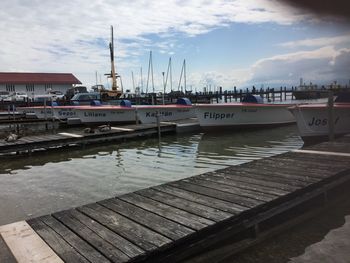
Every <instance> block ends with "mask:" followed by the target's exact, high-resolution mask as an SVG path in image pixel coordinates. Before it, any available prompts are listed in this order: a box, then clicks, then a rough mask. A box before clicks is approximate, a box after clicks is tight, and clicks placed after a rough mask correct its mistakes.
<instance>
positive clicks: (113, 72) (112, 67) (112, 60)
mask: <svg viewBox="0 0 350 263" xmlns="http://www.w3.org/2000/svg"><path fill="white" fill-rule="evenodd" d="M109 51H110V54H111V73H112V90H117V77H116V74H115V72H116V71H115V65H114V40H113V26H111V42H109Z"/></svg>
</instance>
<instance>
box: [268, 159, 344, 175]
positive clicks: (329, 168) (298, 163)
mask: <svg viewBox="0 0 350 263" xmlns="http://www.w3.org/2000/svg"><path fill="white" fill-rule="evenodd" d="M276 161H278V163H279V165H278V169H279V170H281V171H284V170H289V171H290V172H291V173H295V176H299V177H302V174H304V176H308V177H314V178H318V179H324V178H327V177H329V176H331V175H333V174H336V173H339V172H341V171H343V170H346V166H345V165H342V164H337V163H332V162H331V160H329V163H325V164H323V163H322V162H320V160H318V162H312V161H310V160H305V159H304V160H303V159H296V158H293V159H284V158H279V159H277V158H276V159H274V160H270V161H269V162H268V163H270V164H271V165H274V164H273V163H274V162H276ZM265 163H267V162H265ZM283 165H284V167H283ZM274 166H275V167H276V165H274Z"/></svg>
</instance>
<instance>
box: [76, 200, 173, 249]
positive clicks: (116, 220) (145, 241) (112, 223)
mask: <svg viewBox="0 0 350 263" xmlns="http://www.w3.org/2000/svg"><path fill="white" fill-rule="evenodd" d="M78 211H80V212H82V213H84V214H85V215H87V216H89V217H91V218H93V219H94V220H96V221H97V222H99V223H100V224H102V225H104V226H106V227H107V228H109V229H111V230H112V231H114V232H116V233H117V234H118V235H120V236H122V237H124V238H125V239H127V240H129V241H132V242H133V243H134V244H135V245H137V246H138V247H140V248H142V249H143V250H144V251H146V252H150V251H152V250H154V249H157V248H161V247H163V246H165V245H167V244H170V243H171V240H170V239H169V238H167V237H165V236H163V235H160V234H158V233H157V232H155V231H153V230H151V229H149V228H147V227H145V226H143V225H140V224H138V223H136V222H134V221H133V220H130V219H128V218H126V217H124V216H122V215H120V214H118V213H116V212H114V211H112V210H110V209H108V208H106V207H104V206H101V205H98V204H91V205H87V206H83V207H80V208H78Z"/></svg>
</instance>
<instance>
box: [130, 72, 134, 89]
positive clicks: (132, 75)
mask: <svg viewBox="0 0 350 263" xmlns="http://www.w3.org/2000/svg"><path fill="white" fill-rule="evenodd" d="M131 78H132V87H133V89H134V92H135V79H134V72H133V71H131Z"/></svg>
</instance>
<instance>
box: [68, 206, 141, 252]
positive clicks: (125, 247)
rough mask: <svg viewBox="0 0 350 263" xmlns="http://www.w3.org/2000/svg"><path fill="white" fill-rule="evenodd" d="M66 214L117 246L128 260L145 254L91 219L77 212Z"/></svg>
mask: <svg viewBox="0 0 350 263" xmlns="http://www.w3.org/2000/svg"><path fill="white" fill-rule="evenodd" d="M67 213H69V214H70V215H71V216H72V217H74V218H76V219H78V220H79V221H80V222H82V223H83V224H84V225H86V226H87V227H88V228H90V229H91V230H92V231H94V232H95V233H96V234H97V235H99V236H100V237H101V238H103V239H104V240H106V241H108V242H109V243H111V244H112V245H114V246H118V249H120V250H121V251H122V252H123V253H124V254H126V255H127V256H129V257H130V258H133V259H136V258H139V257H142V256H143V255H144V254H145V251H144V250H142V249H141V248H139V247H137V246H136V245H135V244H133V243H131V242H130V241H128V240H127V239H125V238H123V237H121V236H120V235H118V234H116V233H115V232H113V231H111V230H110V229H108V228H106V227H105V226H103V225H101V224H100V223H98V222H97V221H95V220H93V219H92V218H90V217H88V216H86V215H84V214H82V213H80V212H79V211H78V210H76V209H72V210H69V211H67Z"/></svg>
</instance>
